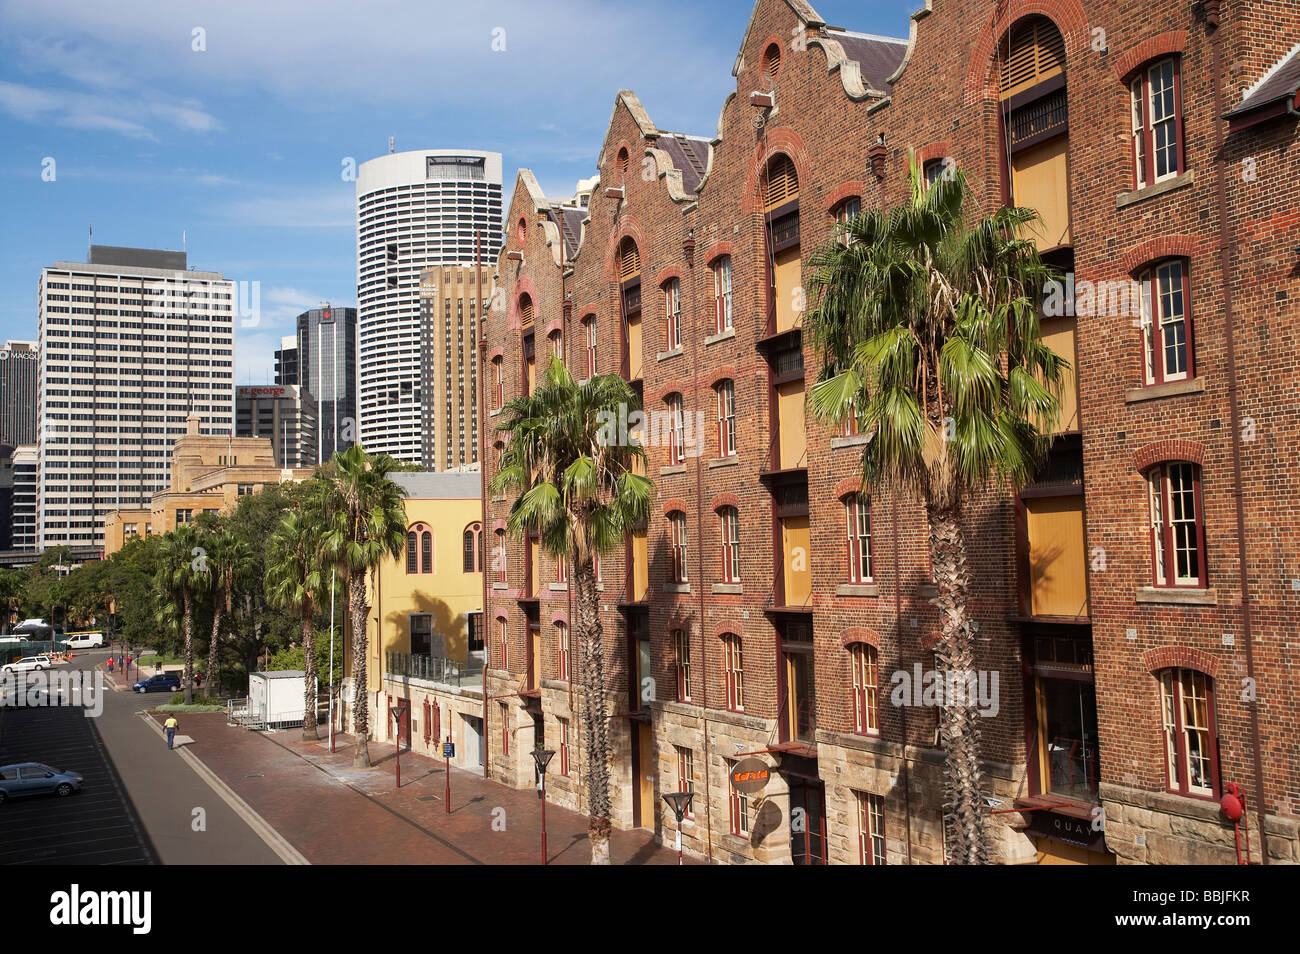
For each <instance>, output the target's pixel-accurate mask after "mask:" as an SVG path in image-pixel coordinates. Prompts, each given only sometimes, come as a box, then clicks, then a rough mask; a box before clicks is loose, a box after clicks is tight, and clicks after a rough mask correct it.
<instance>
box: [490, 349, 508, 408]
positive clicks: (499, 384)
mask: <svg viewBox="0 0 1300 954" xmlns="http://www.w3.org/2000/svg"><path fill="white" fill-rule="evenodd" d="M504 372H505V365H504V363H503V362H502V360H501V356H500V355H497V356H496V357H495V358H493V359H492V410H494V411H499V410H501V408H502V407H503V406H505V403H506V400H505V373H504Z"/></svg>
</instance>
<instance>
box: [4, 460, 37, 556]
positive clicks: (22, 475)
mask: <svg viewBox="0 0 1300 954" xmlns="http://www.w3.org/2000/svg"><path fill="white" fill-rule="evenodd" d="M11 460H12V462H13V468H12V477H13V517H12V520H13V529H12V533H11V535H10V543H9V547H8V549H12V550H35V549H36V464H37V457H36V445H35V444H22V445H20V446H19V447H15V448H14V449H13V456H12V458H11Z"/></svg>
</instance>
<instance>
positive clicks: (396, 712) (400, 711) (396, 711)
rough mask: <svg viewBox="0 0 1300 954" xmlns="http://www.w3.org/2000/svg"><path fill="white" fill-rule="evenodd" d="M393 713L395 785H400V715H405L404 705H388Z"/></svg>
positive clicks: (399, 786)
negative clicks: (395, 764)
mask: <svg viewBox="0 0 1300 954" xmlns="http://www.w3.org/2000/svg"><path fill="white" fill-rule="evenodd" d="M388 711H389V712H391V713H392V714H393V741H394V742H395V743H396V744H397V787H398V788H401V787H402V716H404V715H406V706H389V707H388Z"/></svg>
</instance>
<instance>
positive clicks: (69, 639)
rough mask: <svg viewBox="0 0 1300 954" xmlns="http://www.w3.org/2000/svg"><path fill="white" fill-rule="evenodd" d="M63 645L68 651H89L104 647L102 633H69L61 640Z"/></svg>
mask: <svg viewBox="0 0 1300 954" xmlns="http://www.w3.org/2000/svg"><path fill="white" fill-rule="evenodd" d="M63 645H64V646H67V647H68V648H69V649H91V648H93V647H95V646H103V645H104V634H103V633H69V634H68V635H66V636H64V638H63Z"/></svg>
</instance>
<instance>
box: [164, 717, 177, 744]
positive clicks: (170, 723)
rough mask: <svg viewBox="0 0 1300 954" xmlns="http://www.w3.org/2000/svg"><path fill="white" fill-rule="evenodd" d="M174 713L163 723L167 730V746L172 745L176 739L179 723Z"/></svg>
mask: <svg viewBox="0 0 1300 954" xmlns="http://www.w3.org/2000/svg"><path fill="white" fill-rule="evenodd" d="M179 724H180V723H178V722H177V721H176V717H175V716H174V715H171V716H168V717H167V721H166V722H164V723H163V728H164V729H165V730H166V731H167V748H169V749H170V748H171V747H172V742H174V741H175V739H176V727H177V726H178V725H179Z"/></svg>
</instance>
